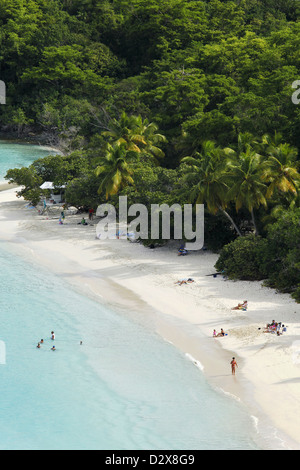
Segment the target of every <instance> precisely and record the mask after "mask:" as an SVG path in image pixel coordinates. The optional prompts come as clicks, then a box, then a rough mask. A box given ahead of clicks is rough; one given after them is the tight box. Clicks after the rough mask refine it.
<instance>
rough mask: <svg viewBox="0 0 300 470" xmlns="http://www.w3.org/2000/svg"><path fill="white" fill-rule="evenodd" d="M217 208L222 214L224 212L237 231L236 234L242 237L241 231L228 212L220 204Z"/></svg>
mask: <svg viewBox="0 0 300 470" xmlns="http://www.w3.org/2000/svg"><path fill="white" fill-rule="evenodd" d="M219 210H220V211H221V212H222V214H224V215H225V216H226V217H227V219H228V220H229V221H230V223H231V224H232V226H233V227H234V229H235V231H236V232H237V234H238V236H239V237H242V233H241V231H240V229H239V228H238V226H237V225H236V223H235V222H234V220H233V218H232V217H231V216H230V215H229V214H228V212H226V211H225V210H224V209H223V208H222V207H221V206H219Z"/></svg>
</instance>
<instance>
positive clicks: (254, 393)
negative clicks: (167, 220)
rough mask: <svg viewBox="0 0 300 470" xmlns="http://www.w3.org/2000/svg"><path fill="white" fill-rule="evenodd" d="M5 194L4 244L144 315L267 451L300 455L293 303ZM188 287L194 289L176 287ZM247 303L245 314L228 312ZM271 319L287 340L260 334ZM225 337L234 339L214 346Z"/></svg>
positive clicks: (298, 332)
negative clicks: (242, 415) (254, 430)
mask: <svg viewBox="0 0 300 470" xmlns="http://www.w3.org/2000/svg"><path fill="white" fill-rule="evenodd" d="M1 189H2V192H0V227H1V229H0V240H3V241H5V242H9V246H10V247H11V248H12V249H13V250H16V252H18V253H19V254H21V255H22V256H24V257H25V258H26V259H28V260H30V261H31V262H32V261H33V262H37V263H40V264H42V265H43V266H46V267H47V268H48V269H50V270H51V271H53V272H55V273H56V274H58V275H59V276H61V277H62V278H64V279H65V280H67V281H68V282H70V283H72V285H74V286H76V289H77V290H79V291H80V292H82V293H84V294H85V295H89V296H92V297H93V298H94V299H96V300H99V301H101V302H104V303H109V304H111V305H113V306H114V307H115V308H118V309H120V310H122V311H124V310H125V309H127V310H130V309H131V310H134V311H138V312H139V314H140V315H141V321H143V322H145V324H146V325H148V326H149V327H151V328H154V329H155V330H156V331H157V332H158V333H159V334H160V335H161V336H162V337H164V338H165V339H166V340H167V341H170V342H172V343H173V344H174V345H175V346H176V347H178V348H179V349H180V350H181V351H183V352H184V353H186V354H188V355H189V356H188V357H190V358H193V360H194V361H195V362H196V361H199V363H200V367H201V368H203V372H204V374H205V375H206V377H207V379H208V381H209V382H210V383H211V385H212V386H213V387H216V388H218V389H220V390H223V392H224V393H228V394H231V395H232V396H234V397H235V398H236V399H239V400H240V401H241V402H242V403H244V404H245V405H246V406H247V407H249V409H250V411H251V414H252V415H253V417H254V418H255V421H256V422H257V423H258V430H259V431H261V432H262V433H263V435H268V439H267V440H266V441H262V442H261V445H262V447H263V448H271V449H282V448H284V449H295V450H296V449H297V450H299V449H300V425H299V423H300V386H299V385H300V305H298V304H296V303H295V302H294V301H293V299H292V298H291V297H290V296H289V295H282V294H277V293H276V292H275V291H274V290H272V289H268V288H265V287H263V286H262V284H261V283H259V282H253V283H250V282H241V281H238V282H232V281H228V280H225V279H223V277H222V276H218V277H217V278H214V277H212V276H208V275H209V274H211V273H213V272H215V269H214V264H215V262H216V260H217V255H215V254H212V253H208V252H202V251H201V252H194V253H190V254H189V255H188V256H185V257H178V256H177V249H176V247H177V245H170V246H168V247H164V248H160V249H155V250H151V249H147V248H144V247H143V246H142V245H140V244H136V243H130V242H128V241H127V240H97V239H96V237H95V235H96V225H95V224H94V225H91V226H87V227H84V226H79V225H77V222H78V221H79V220H80V216H67V218H66V221H65V224H64V225H59V223H58V218H51V217H48V216H40V215H39V214H38V213H37V211H36V210H31V209H28V208H26V203H25V202H24V201H23V200H22V199H17V198H16V189H15V188H10V189H9V190H6V191H3V189H6V187H5V186H3V187H1V188H0V190H1ZM188 277H192V278H193V279H194V280H195V282H194V283H193V284H189V285H182V286H178V285H176V284H175V282H176V281H177V280H178V279H183V278H188ZM245 299H247V300H248V302H249V308H248V311H246V312H243V311H233V310H231V308H232V307H234V306H235V305H237V303H239V302H241V301H243V300H245ZM273 319H274V320H276V321H280V322H282V323H284V324H285V325H287V332H286V333H284V334H283V335H282V336H280V337H277V336H276V335H275V334H274V335H273V334H264V333H263V328H264V326H265V325H266V324H267V323H269V322H271V321H272V320H273ZM221 328H224V330H225V331H226V333H228V336H226V337H224V338H218V339H213V338H212V332H213V330H214V329H216V330H217V331H218V332H219V331H220V329H221ZM259 328H261V329H259ZM233 355H234V356H235V357H236V358H237V360H238V365H239V368H238V370H237V375H236V377H232V375H231V369H230V361H231V359H232V356H233ZM198 365H199V364H198ZM212 413H213V410H212Z"/></svg>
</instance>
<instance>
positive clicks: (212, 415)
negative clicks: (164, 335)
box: [0, 143, 256, 450]
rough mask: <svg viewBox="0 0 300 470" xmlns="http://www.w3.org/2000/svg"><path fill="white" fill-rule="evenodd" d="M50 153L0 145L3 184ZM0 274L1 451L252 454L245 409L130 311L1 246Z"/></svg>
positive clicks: (252, 432) (253, 434) (251, 429)
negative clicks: (11, 172) (8, 174)
mask: <svg viewBox="0 0 300 470" xmlns="http://www.w3.org/2000/svg"><path fill="white" fill-rule="evenodd" d="M18 153H19V154H18ZM48 153H49V152H48V151H45V153H44V151H41V149H39V148H36V147H33V146H20V145H15V144H3V143H0V165H1V170H0V180H1V176H2V175H3V174H4V169H8V168H9V167H11V166H13V167H14V166H18V165H19V166H24V165H26V163H27V164H30V163H31V161H32V160H33V159H35V158H38V157H40V156H43V154H45V155H47V154H48ZM5 155H6V158H5V157H4V156H5ZM13 155H14V157H12V156H13ZM8 160H9V161H8ZM0 230H1V226H0ZM0 267H1V269H0V449H2V450H19V449H26V450H31V449H35V450H46V449H50V450H54V449H68V450H74V449H85V450H87V449H118V450H122V449H125V450H127V449H128V450H132V449H150V450H151V449H156V450H159V449H169V450H179V449H181V450H183V449H191V450H192V449H200V450H203V449H207V450H209V449H245V450H248V449H255V448H256V446H255V444H254V441H253V438H254V437H256V431H255V429H254V426H253V422H252V419H251V418H250V416H249V415H248V413H247V410H245V409H244V408H243V407H241V406H240V405H239V404H238V403H237V402H235V401H233V400H232V399H230V398H228V397H227V396H225V395H222V394H219V393H217V392H216V391H215V390H213V389H212V388H211V387H210V386H209V385H208V383H207V382H206V381H205V378H204V377H203V375H202V373H201V372H200V370H199V369H197V368H196V367H195V366H194V364H193V363H192V362H191V361H189V360H188V359H187V358H186V356H185V355H184V354H182V353H180V352H179V351H178V350H176V349H175V348H174V347H173V346H172V345H171V344H169V343H167V342H165V341H163V339H161V338H160V337H159V336H158V335H156V334H155V333H154V332H153V331H151V330H149V329H148V328H147V327H146V326H145V325H143V322H141V321H140V317H139V318H138V317H136V316H135V314H134V313H133V312H127V313H130V315H127V313H126V312H123V313H122V314H121V313H118V312H115V311H113V310H111V309H109V308H107V307H104V306H102V305H101V304H99V303H96V302H94V301H93V300H91V299H89V298H85V297H83V296H81V295H79V294H78V293H77V292H75V291H74V290H73V288H71V287H70V286H69V285H68V284H67V283H65V282H64V281H62V280H61V279H60V278H58V277H56V276H55V275H53V274H51V273H49V272H48V271H46V270H43V269H42V268H40V267H36V266H35V265H33V264H32V262H31V260H23V259H22V258H20V257H18V256H17V255H16V254H14V253H13V251H11V245H9V246H8V245H6V244H5V243H4V242H0ZM141 313H142V312H140V314H141ZM52 330H54V331H55V333H56V340H55V346H56V348H57V350H56V351H55V352H53V351H51V347H52V346H53V342H52V341H51V339H50V333H51V331H52ZM42 338H43V339H44V340H45V342H44V344H43V345H42V348H41V349H37V348H36V345H37V343H38V342H39V341H40V340H41V339H42ZM81 341H82V342H83V344H82V345H80V342H81ZM4 347H5V350H6V352H5V353H4Z"/></svg>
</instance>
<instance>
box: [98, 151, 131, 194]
mask: <svg viewBox="0 0 300 470" xmlns="http://www.w3.org/2000/svg"><path fill="white" fill-rule="evenodd" d="M134 159H136V153H135V152H130V151H128V150H127V149H126V145H125V144H121V145H118V144H115V145H110V144H108V145H107V151H106V154H105V156H104V157H103V158H102V160H101V162H100V165H99V166H98V167H97V168H96V170H95V172H96V176H102V177H103V178H102V181H101V184H100V186H99V193H101V192H102V191H103V190H105V193H106V199H108V198H109V196H112V195H114V194H117V193H118V192H119V191H120V190H121V189H123V188H124V187H125V186H126V185H128V184H133V183H134V180H133V178H132V174H133V173H132V170H131V168H130V163H131V162H132V161H133V160H134Z"/></svg>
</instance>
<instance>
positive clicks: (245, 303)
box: [231, 300, 248, 310]
mask: <svg viewBox="0 0 300 470" xmlns="http://www.w3.org/2000/svg"><path fill="white" fill-rule="evenodd" d="M247 308H248V301H247V300H244V302H243V303H242V304H238V305H237V306H236V307H233V308H232V309H231V310H247Z"/></svg>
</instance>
